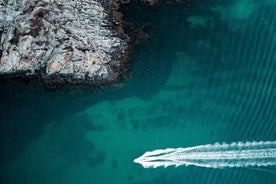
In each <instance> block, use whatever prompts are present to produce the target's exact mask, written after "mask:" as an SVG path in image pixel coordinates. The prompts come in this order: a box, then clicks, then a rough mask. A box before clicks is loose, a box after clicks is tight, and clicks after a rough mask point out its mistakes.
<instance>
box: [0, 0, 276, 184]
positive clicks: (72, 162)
mask: <svg viewBox="0 0 276 184" xmlns="http://www.w3.org/2000/svg"><path fill="white" fill-rule="evenodd" d="M275 10H276V3H275V2H274V1H273V0H266V1H264V2H263V1H257V0H256V1H254V0H239V1H235V0H232V1H227V2H221V1H215V0H213V1H197V2H195V3H190V4H189V5H184V4H182V5H180V4H175V3H161V4H160V6H159V7H157V8H146V7H143V6H137V5H136V4H133V5H130V6H128V9H127V11H129V13H128V14H129V15H128V19H130V20H132V21H133V22H135V23H136V24H137V25H141V26H143V27H144V29H145V30H146V32H147V33H148V34H149V39H148V41H145V42H143V43H141V44H138V45H135V46H134V48H133V52H132V57H131V61H130V62H131V71H130V74H129V79H128V80H126V81H123V82H121V83H119V84H115V85H114V86H110V87H105V88H91V87H82V86H72V87H65V88H62V89H58V90H56V91H49V90H46V89H44V87H43V85H42V84H41V83H40V82H39V81H36V80H33V81H30V82H27V83H24V82H16V81H7V80H2V81H1V84H0V100H1V101H0V122H1V127H0V128H1V129H0V131H1V132H0V141H1V142H0V146H1V147H0V148H1V149H0V155H1V157H0V158H1V159H0V161H1V162H0V163H1V168H0V181H1V183H16V184H23V183H24V184H25V183H28V184H30V183H36V184H37V183H39V184H40V183H45V184H46V183H47V184H48V183H66V184H68V183H69V184H70V183H72V184H73V183H74V184H75V183H120V184H121V183H122V184H124V183H135V184H138V183H139V184H145V183H212V184H213V183H248V184H249V183H250V184H251V183H275V181H276V174H275V173H276V171H275V167H268V168H231V169H206V168H198V167H192V166H191V167H178V168H174V167H170V168H166V169H163V168H157V169H144V168H142V167H141V166H140V165H138V164H135V163H133V159H134V158H136V157H138V156H140V155H141V154H143V153H144V152H145V151H150V150H154V149H158V148H167V147H189V146H194V145H202V144H209V143H214V142H224V141H225V142H228V143H230V142H234V141H258V140H264V141H272V140H276V117H275V112H276V72H275V71H276V52H275V50H276V13H275ZM124 11H126V10H124Z"/></svg>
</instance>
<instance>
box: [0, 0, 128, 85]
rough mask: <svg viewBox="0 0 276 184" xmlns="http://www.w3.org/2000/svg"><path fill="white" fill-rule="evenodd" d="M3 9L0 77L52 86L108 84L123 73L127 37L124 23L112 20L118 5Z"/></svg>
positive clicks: (33, 4) (95, 0) (13, 1)
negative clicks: (31, 79)
mask: <svg viewBox="0 0 276 184" xmlns="http://www.w3.org/2000/svg"><path fill="white" fill-rule="evenodd" d="M0 4H1V5H0V36H1V44H0V58H1V60H0V75H2V76H22V77H33V76H36V75H39V76H40V77H41V78H42V80H43V81H44V82H45V83H50V84H59V83H89V84H90V83H92V84H104V83H109V82H113V81H115V80H117V79H118V78H119V76H120V75H121V73H122V72H121V71H124V67H125V66H124V65H125V63H126V60H127V57H128V43H127V42H128V37H127V35H125V34H124V32H123V30H122V27H121V26H122V24H121V23H120V22H118V21H120V17H119V18H118V17H117V18H116V17H115V18H114V17H112V16H110V14H111V15H112V13H110V12H114V11H116V7H115V8H114V7H112V6H114V2H112V3H111V1H108V0H107V1H101V0H24V1H17V0H2V1H0ZM115 4H116V3H115ZM116 15H118V14H116Z"/></svg>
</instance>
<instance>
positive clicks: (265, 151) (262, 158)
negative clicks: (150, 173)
mask: <svg viewBox="0 0 276 184" xmlns="http://www.w3.org/2000/svg"><path fill="white" fill-rule="evenodd" d="M134 162H135V163H139V164H141V165H142V166H143V167H144V168H149V167H153V168H156V167H160V166H163V167H168V166H171V165H175V166H176V167H177V166H180V165H185V166H188V165H195V166H201V167H209V168H224V167H249V166H273V165H276V141H266V142H263V141H260V142H245V143H243V142H238V143H232V144H225V143H223V144H219V143H215V144H207V145H202V146H195V147H188V148H168V149H163V150H162V149H160V150H154V151H151V152H146V153H144V154H143V155H142V156H140V157H139V158H136V159H135V160H134Z"/></svg>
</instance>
